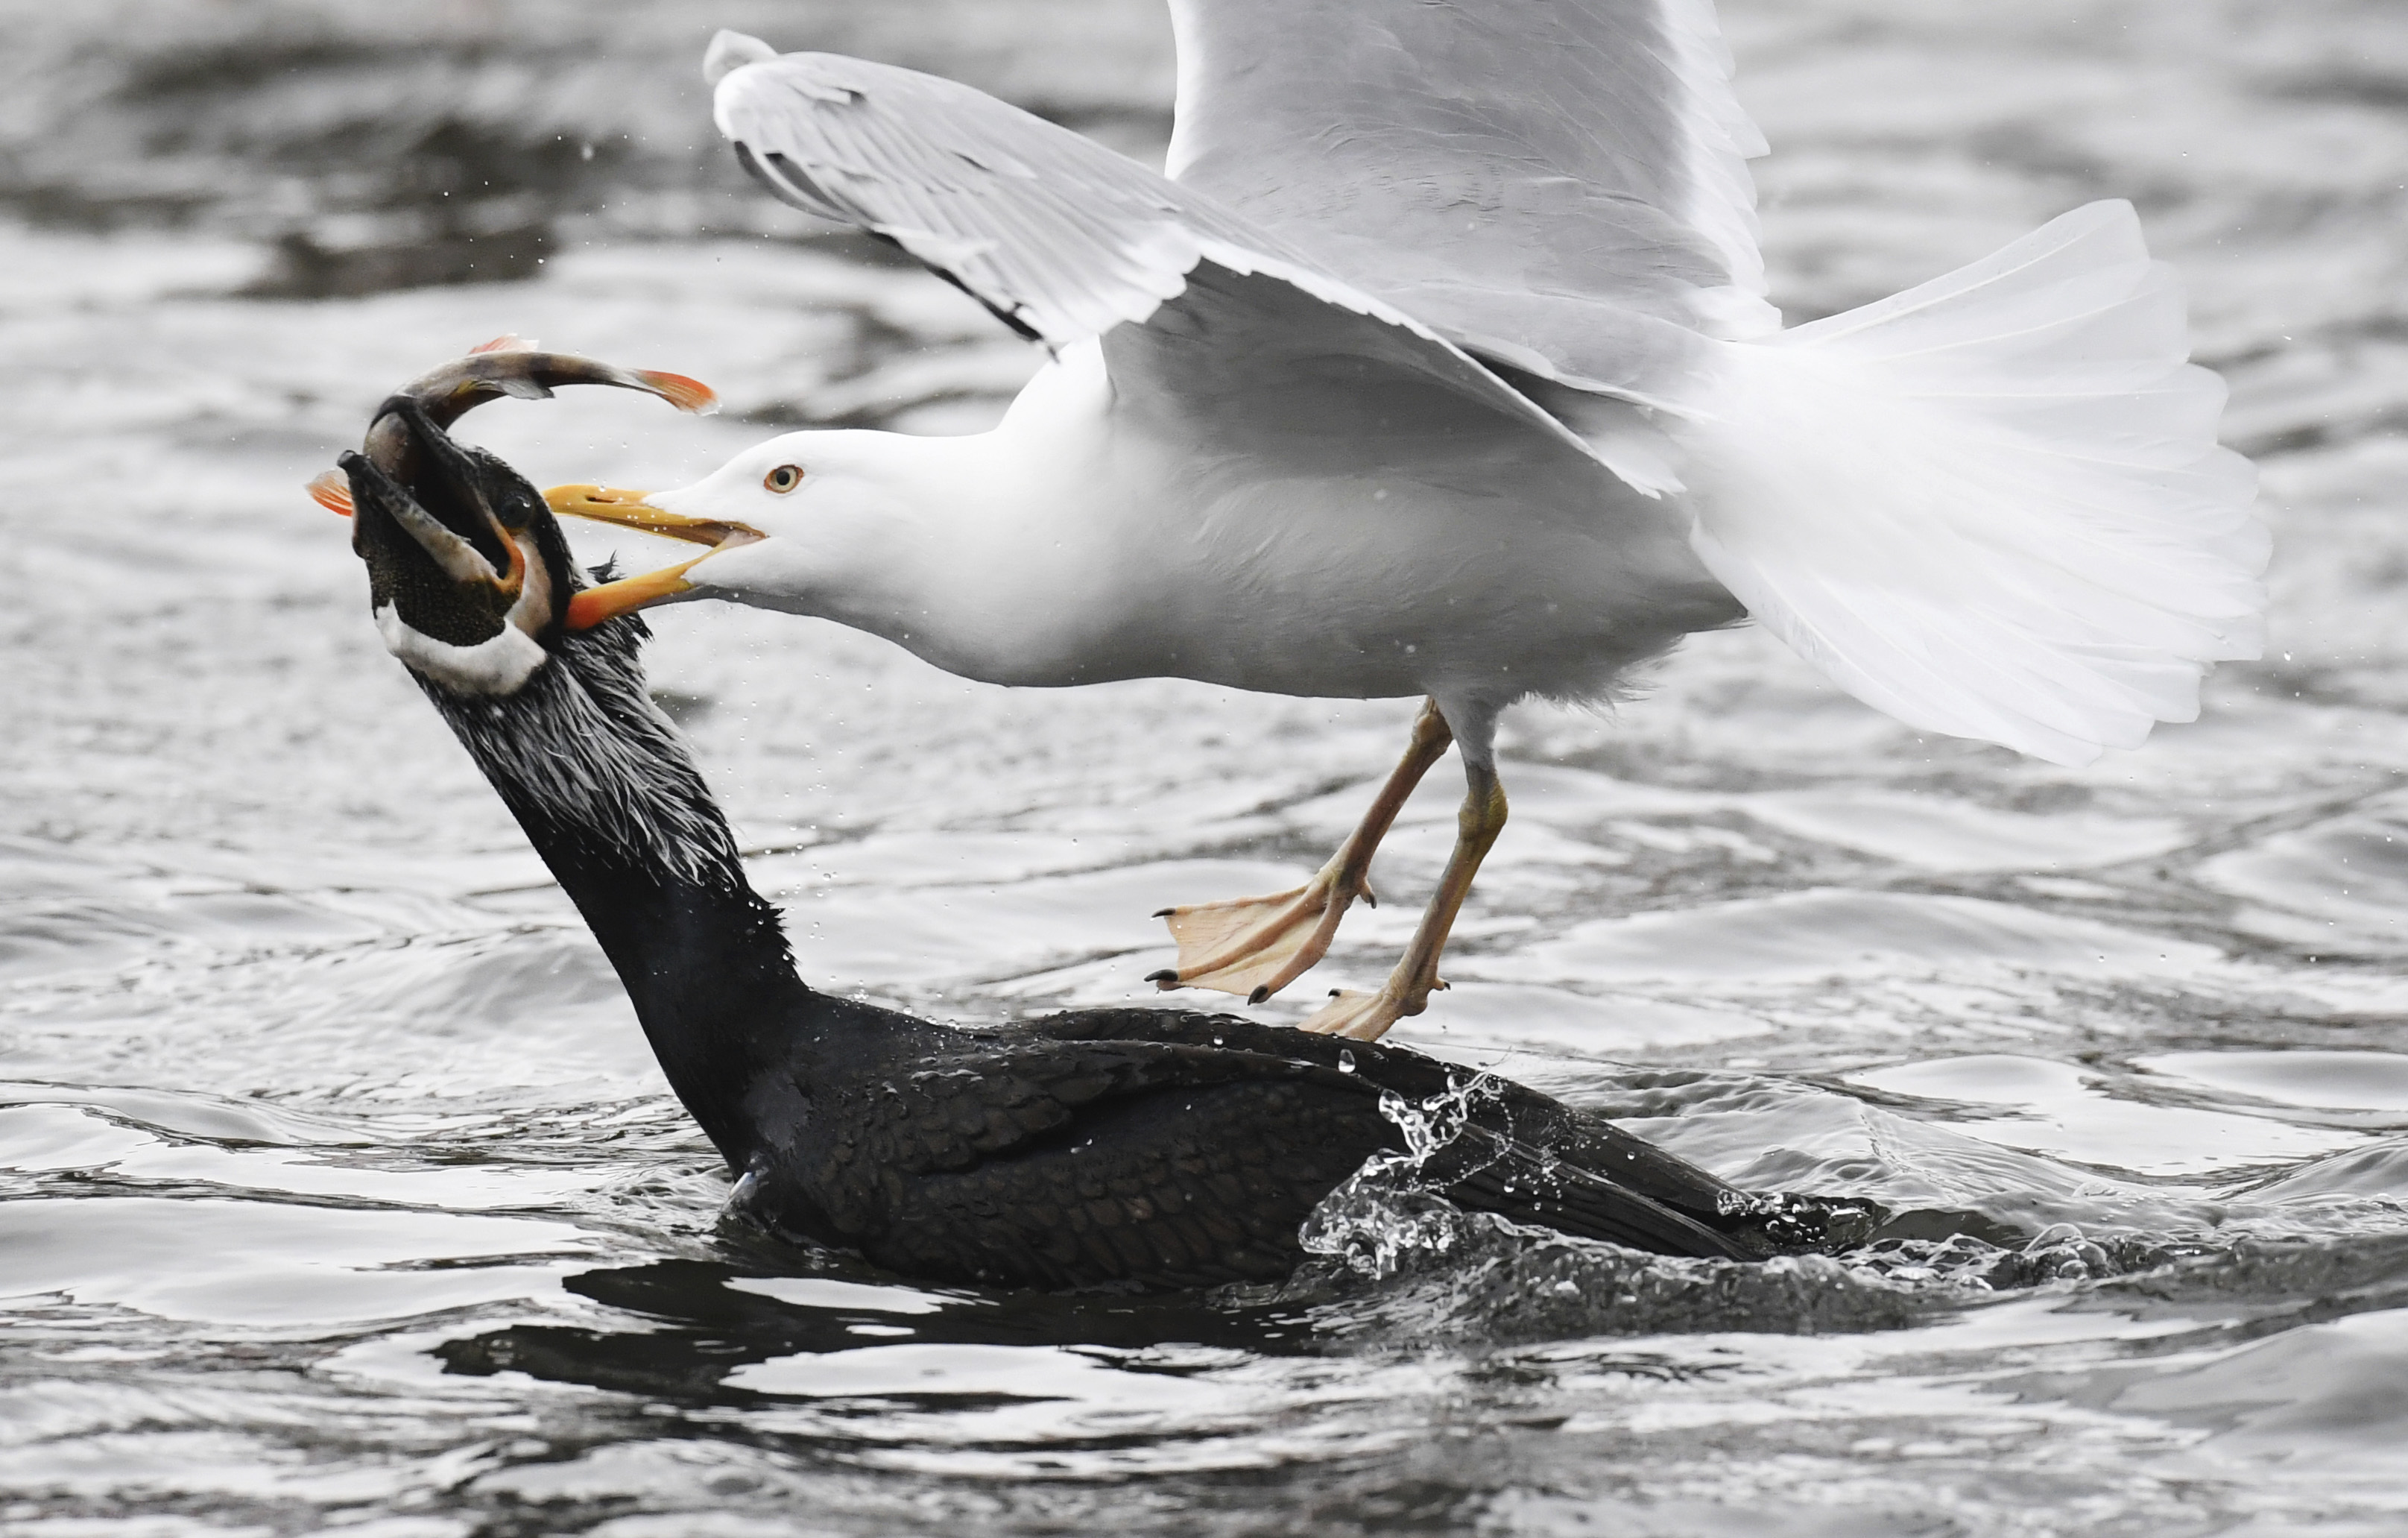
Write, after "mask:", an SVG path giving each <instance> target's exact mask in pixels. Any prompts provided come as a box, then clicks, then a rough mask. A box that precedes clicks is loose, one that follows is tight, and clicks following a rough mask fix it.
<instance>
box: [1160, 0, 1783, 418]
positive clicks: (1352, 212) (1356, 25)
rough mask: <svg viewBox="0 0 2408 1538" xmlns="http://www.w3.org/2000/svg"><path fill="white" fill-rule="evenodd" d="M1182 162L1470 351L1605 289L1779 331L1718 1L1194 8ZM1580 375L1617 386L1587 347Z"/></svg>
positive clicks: (1241, 206)
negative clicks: (1535, 308) (1557, 303)
mask: <svg viewBox="0 0 2408 1538" xmlns="http://www.w3.org/2000/svg"><path fill="white" fill-rule="evenodd" d="M1170 9H1171V20H1172V23H1173V25H1174V27H1175V28H1176V29H1177V32H1178V38H1179V103H1178V120H1177V124H1176V127H1175V129H1174V130H1173V133H1172V136H1171V143H1170V156H1169V166H1170V175H1171V176H1172V178H1173V179H1174V180H1177V181H1178V182H1180V184H1181V185H1183V186H1186V187H1193V188H1197V189H1198V190H1201V191H1206V192H1210V193H1212V194H1215V195H1217V196H1218V197H1219V198H1220V199H1221V201H1222V203H1223V204H1224V205H1225V206H1226V207H1227V208H1231V209H1233V210H1235V211H1236V212H1238V213H1240V214H1241V215H1243V216H1245V217H1247V218H1248V219H1251V220H1253V221H1254V223H1257V224H1258V225H1260V226H1262V227H1264V228H1266V229H1268V230H1270V231H1272V232H1273V233H1275V234H1277V235H1279V236H1281V237H1284V238H1286V239H1288V240H1291V241H1293V242H1294V243H1295V244H1296V245H1297V247H1298V248H1299V249H1301V250H1303V251H1305V252H1309V253H1310V254H1312V256H1314V257H1315V258H1317V259H1319V260H1320V261H1321V262H1322V263H1324V264H1325V265H1326V266H1328V267H1329V268H1330V269H1331V270H1333V271H1336V272H1340V273H1342V274H1344V275H1345V276H1346V277H1347V278H1348V279H1349V280H1351V281H1353V282H1355V283H1357V284H1359V285H1361V286H1363V287H1365V288H1367V289H1369V291H1370V292H1371V293H1373V294H1376V295H1380V296H1381V297H1383V298H1385V299H1388V300H1390V301H1392V302H1395V303H1398V304H1400V305H1406V306H1409V307H1410V308H1411V309H1412V311H1413V313H1415V314H1416V315H1419V316H1420V317H1422V318H1423V319H1424V320H1426V321H1427V322H1429V323H1431V324H1433V325H1434V326H1436V327H1437V328H1438V329H1439V330H1440V331H1441V332H1442V333H1444V334H1445V335H1447V336H1448V337H1449V338H1453V339H1455V340H1457V341H1466V340H1468V339H1469V338H1475V337H1481V336H1488V335H1496V334H1499V333H1504V334H1508V335H1510V334H1512V333H1515V332H1518V331H1520V330H1523V329H1526V327H1524V326H1522V325H1520V324H1517V323H1515V320H1514V317H1513V315H1512V306H1511V303H1510V299H1511V296H1513V295H1556V296H1563V297H1566V298H1572V299H1585V300H1588V301H1592V302H1593V303H1597V304H1601V305H1606V306H1610V307H1612V308H1613V309H1618V310H1621V311H1625V312H1627V313H1628V314H1630V315H1633V316H1644V317H1652V318H1654V319H1656V320H1659V321H1664V322H1669V323H1674V324H1677V325H1680V326H1683V327H1685V328H1689V329H1692V330H1697V331H1702V332H1704V333H1706V334H1708V335H1711V336H1716V337H1726V338H1734V337H1747V336H1756V335H1761V334H1763V333H1766V332H1770V331H1771V330H1773V329H1775V328H1776V327H1777V326H1778V325H1779V323H1780V319H1779V316H1778V314H1777V312H1775V311H1774V310H1773V309H1772V308H1771V307H1770V305H1769V304H1767V303H1766V302H1765V300H1764V294H1765V280H1764V264H1763V260H1762V258H1761V257H1760V256H1759V255H1758V254H1757V252H1756V190H1755V185H1754V183H1753V181H1752V180H1750V178H1749V175H1748V170H1747V161H1748V160H1749V159H1750V158H1751V157H1753V156H1756V155H1760V154H1762V153H1764V151H1765V143H1764V138H1763V136H1762V135H1760V134H1759V133H1757V131H1756V126H1755V124H1754V123H1752V122H1749V120H1748V117H1747V114H1746V113H1745V112H1744V111H1743V110H1742V108H1740V105H1739V100H1738V98H1737V96H1736V95H1735V94H1734V93H1732V90H1731V84H1730V73H1731V64H1730V53H1729V50H1728V49H1727V47H1726V46H1725V45H1724V43H1723V40H1722V35H1721V30H1720V26H1719V24H1718V22H1716V20H1715V16H1714V9H1713V0H1454V3H1450V4H1431V3H1429V0H1171V5H1170ZM1558 352H1559V355H1557V356H1555V359H1554V361H1555V363H1556V365H1557V366H1558V368H1559V370H1560V373H1561V375H1563V376H1572V375H1579V376H1585V377H1588V378H1592V379H1595V378H1611V377H1612V376H1613V373H1614V370H1615V367H1616V364H1615V353H1614V352H1613V351H1612V350H1611V349H1610V348H1600V349H1598V350H1595V351H1594V352H1586V351H1584V350H1581V349H1579V348H1577V347H1573V348H1572V349H1571V350H1570V353H1569V354H1561V350H1558Z"/></svg>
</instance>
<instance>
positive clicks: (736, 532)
mask: <svg viewBox="0 0 2408 1538" xmlns="http://www.w3.org/2000/svg"><path fill="white" fill-rule="evenodd" d="M650 496H651V494H650V493H648V492H639V491H626V490H624V489H622V488H620V487H616V486H591V485H584V484H577V485H567V486H553V487H551V488H550V489H548V490H546V491H545V492H544V494H543V499H544V502H545V504H546V505H547V506H549V507H550V508H551V509H552V511H553V512H554V513H557V514H559V515H560V516H562V517H565V518H585V519H591V520H593V521H594V522H595V523H603V524H616V525H619V526H621V527H622V528H632V529H637V530H639V531H640V532H642V533H645V534H656V535H659V536H661V537H662V538H663V539H683V540H685V541H686V542H687V543H689V544H696V545H709V546H710V549H709V550H707V551H705V552H703V553H702V554H700V555H697V556H695V558H694V559H693V560H690V561H681V562H679V563H678V564H677V565H675V566H669V567H663V568H660V569H659V570H657V571H647V572H644V573H643V574H642V575H640V576H635V577H623V578H621V579H620V580H619V581H617V582H604V583H603V584H602V585H601V586H599V587H589V588H587V589H585V590H584V591H583V592H581V593H580V594H578V595H577V596H576V597H574V598H571V599H570V600H569V602H568V622H567V623H568V627H569V628H570V629H571V630H587V629H591V628H593V627H594V626H595V625H599V624H601V623H602V622H603V621H604V620H607V619H609V618H611V617H613V616H614V615H618V614H625V613H631V612H633V611H636V610H638V609H645V608H649V607H650V606H652V605H653V604H656V603H664V602H667V600H668V599H670V598H674V597H677V596H678V595H679V594H681V593H687V592H691V591H693V588H694V583H692V582H688V581H686V576H685V574H686V573H687V572H688V571H689V570H691V569H693V568H694V567H695V566H696V565H697V564H699V563H700V562H702V561H705V560H708V559H709V558H710V557H711V556H712V555H715V554H717V553H719V552H721V551H723V550H732V549H734V548H736V547H737V546H738V545H749V544H752V543H753V542H754V541H755V540H758V539H766V538H767V536H766V535H764V534H763V533H762V532H761V531H760V530H759V529H756V528H753V527H751V526H750V525H744V524H729V523H722V522H720V521H719V520H717V519H713V518H690V517H688V516H686V515H685V514H684V513H681V512H671V511H669V510H667V508H656V507H654V506H652V502H651V500H650Z"/></svg>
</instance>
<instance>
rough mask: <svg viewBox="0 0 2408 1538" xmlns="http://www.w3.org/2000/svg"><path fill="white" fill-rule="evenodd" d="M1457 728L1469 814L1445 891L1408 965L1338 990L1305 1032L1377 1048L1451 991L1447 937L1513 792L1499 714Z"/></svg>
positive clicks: (1459, 821)
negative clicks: (1444, 977)
mask: <svg viewBox="0 0 2408 1538" xmlns="http://www.w3.org/2000/svg"><path fill="white" fill-rule="evenodd" d="M1456 727H1457V734H1456V735H1457V740H1459V741H1460V742H1461V744H1462V746H1463V777H1464V780H1465V781H1466V791H1465V795H1464V798H1463V809H1462V811H1460V812H1457V813H1456V814H1455V853H1454V854H1452V855H1449V856H1448V857H1447V862H1446V873H1445V874H1444V875H1442V876H1441V877H1440V878H1439V884H1438V891H1437V892H1436V893H1435V894H1434V895H1433V896H1432V897H1431V898H1430V900H1429V906H1428V907H1427V908H1426V909H1424V910H1423V911H1422V922H1421V927H1419V928H1416V929H1415V930H1414V931H1413V939H1412V944H1410V945H1408V946H1406V947H1405V955H1404V959H1402V960H1400V961H1398V963H1397V970H1394V971H1392V972H1390V973H1389V974H1388V980H1387V981H1386V982H1385V983H1383V984H1381V985H1379V987H1377V988H1376V989H1374V990H1372V991H1371V992H1369V993H1360V992H1357V991H1355V989H1352V988H1344V989H1337V988H1333V989H1332V990H1330V998H1329V1002H1328V1003H1326V1004H1324V1005H1322V1006H1321V1008H1319V1009H1317V1010H1315V1011H1314V1012H1313V1013H1312V1016H1311V1017H1310V1018H1309V1019H1306V1020H1305V1021H1303V1022H1302V1026H1303V1028H1304V1029H1306V1030H1312V1031H1319V1032H1321V1033H1322V1034H1323V1035H1325V1036H1350V1037H1353V1038H1354V1039H1355V1041H1358V1042H1376V1041H1378V1040H1379V1039H1380V1038H1381V1037H1382V1036H1384V1035H1386V1034H1387V1030H1388V1028H1389V1027H1390V1026H1393V1025H1395V1024H1396V1023H1397V1022H1398V1020H1400V1019H1402V1018H1404V1017H1405V1016H1406V1015H1409V1014H1419V1013H1421V1012H1422V1011H1423V1010H1424V1009H1426V1008H1427V1007H1428V1005H1429V996H1430V994H1431V993H1432V992H1433V991H1435V990H1437V989H1440V988H1443V987H1445V986H1446V985H1445V984H1444V983H1442V982H1441V981H1439V975H1438V958H1439V953H1440V952H1441V951H1443V950H1445V949H1446V937H1447V935H1448V933H1449V932H1450V931H1451V930H1453V929H1454V927H1455V915H1456V914H1457V913H1461V912H1462V910H1463V899H1464V898H1466V897H1467V896H1469V894H1470V891H1471V880H1472V878H1473V877H1474V876H1476V875H1478V874H1479V873H1480V862H1481V861H1482V860H1484V859H1485V858H1486V857H1487V855H1488V851H1489V848H1490V846H1492V845H1493V844H1495V843H1496V842H1497V836H1498V834H1499V833H1502V832H1504V831H1505V790H1504V787H1503V786H1502V785H1500V784H1499V783H1498V780H1497V760H1496V756H1495V755H1494V753H1493V752H1492V751H1491V743H1492V742H1493V740H1494V739H1495V735H1496V729H1497V717H1496V713H1495V712H1493V711H1488V712H1480V711H1478V710H1476V709H1475V710H1469V711H1459V712H1457V713H1456Z"/></svg>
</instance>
